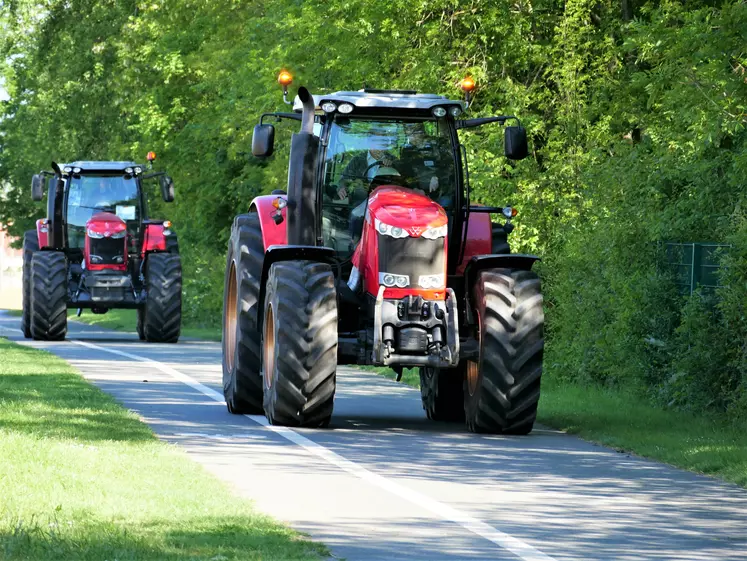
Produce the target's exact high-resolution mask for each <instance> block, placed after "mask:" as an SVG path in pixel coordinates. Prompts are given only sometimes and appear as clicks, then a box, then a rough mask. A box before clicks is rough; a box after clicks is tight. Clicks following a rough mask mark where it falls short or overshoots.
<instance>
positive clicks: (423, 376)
mask: <svg viewBox="0 0 747 561" xmlns="http://www.w3.org/2000/svg"><path fill="white" fill-rule="evenodd" d="M420 398H421V400H422V402H423V409H425V414H426V416H427V417H428V418H429V419H430V420H432V421H447V422H456V421H463V420H464V368H463V367H461V365H460V367H458V368H450V369H439V368H430V367H421V368H420Z"/></svg>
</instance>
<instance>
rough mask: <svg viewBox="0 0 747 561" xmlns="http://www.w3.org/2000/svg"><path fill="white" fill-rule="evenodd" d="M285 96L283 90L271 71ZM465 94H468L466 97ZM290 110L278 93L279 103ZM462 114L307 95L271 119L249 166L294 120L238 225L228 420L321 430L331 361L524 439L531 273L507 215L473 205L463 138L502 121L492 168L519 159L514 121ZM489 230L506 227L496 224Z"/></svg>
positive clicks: (458, 106)
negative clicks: (404, 382) (282, 174)
mask: <svg viewBox="0 0 747 561" xmlns="http://www.w3.org/2000/svg"><path fill="white" fill-rule="evenodd" d="M279 81H280V83H281V84H282V85H283V86H284V87H285V89H284V93H285V94H287V86H288V84H289V83H290V81H291V77H290V75H288V74H287V73H283V74H281V76H280V79H279ZM473 87H474V82H471V81H470V80H465V81H464V82H463V89H464V90H465V91H466V92H467V102H468V101H469V93H470V92H471V91H472V88H473ZM284 97H285V96H284ZM466 106H467V104H466V103H465V102H463V101H454V100H449V99H447V98H445V97H443V96H439V95H432V94H417V93H416V92H413V91H389V90H365V89H364V90H361V91H356V92H348V91H341V92H336V93H331V94H325V95H320V96H312V95H311V94H310V93H309V92H308V91H307V90H306V89H305V88H300V89H299V91H298V96H297V97H296V99H295V103H294V109H295V112H292V113H269V114H265V115H263V116H262V118H261V119H260V123H259V124H258V125H257V126H256V127H255V129H254V136H253V139H252V153H253V154H254V155H255V156H257V157H267V156H270V155H271V154H272V152H273V145H274V136H275V129H274V127H273V125H272V124H268V123H265V120H266V119H274V120H280V119H295V120H297V121H300V123H301V130H300V132H299V133H297V134H294V135H293V137H292V140H291V149H290V164H289V166H290V169H289V172H288V187H287V194H286V191H284V190H276V191H273V192H272V194H270V195H265V196H260V197H257V198H255V199H254V200H253V201H252V202H251V205H250V207H249V212H247V213H246V214H241V215H239V216H237V217H236V218H235V219H234V222H233V226H232V230H231V239H230V242H229V248H228V257H227V264H226V278H225V291H224V321H223V386H224V395H225V398H226V404H227V407H228V410H229V411H230V412H232V413H259V412H261V411H264V413H265V415H266V416H267V418H268V419H269V421H270V422H271V423H273V424H280V425H289V426H308V427H323V426H326V425H327V424H328V423H329V421H330V418H331V415H332V409H333V399H334V394H335V387H336V368H337V365H338V364H364V365H376V366H389V367H391V368H393V369H394V370H395V371H396V372H397V373H398V374H399V375H400V376H401V373H402V369H403V368H405V367H418V368H419V371H420V382H421V384H420V385H421V396H422V402H423V407H424V409H425V410H426V413H427V415H428V417H429V418H431V419H434V420H448V421H456V420H466V424H467V426H468V428H469V429H470V430H472V431H475V432H492V433H509V434H526V433H528V432H530V431H531V430H532V427H533V424H534V421H535V417H536V411H537V404H538V401H539V396H540V377H541V373H542V354H543V343H544V338H543V324H544V315H543V307H542V294H541V292H540V281H539V278H538V277H537V275H536V274H535V273H534V272H532V270H531V269H532V266H533V264H534V263H535V262H536V261H537V260H538V258H537V257H535V256H531V255H515V254H511V253H510V252H509V246H508V241H507V236H508V234H509V233H510V232H511V231H512V230H513V225H512V224H511V218H512V217H513V216H515V214H516V212H515V210H514V209H512V208H510V207H505V208H493V207H486V206H480V205H475V204H472V203H471V201H470V187H469V174H468V172H467V161H466V157H465V150H464V147H463V146H462V145H461V144H460V142H459V137H458V131H459V130H460V129H467V128H472V127H478V126H482V125H485V124H488V123H500V124H505V123H506V122H507V121H517V125H515V126H507V127H506V128H505V155H506V156H507V157H508V158H510V159H513V160H520V159H522V158H525V157H526V156H527V139H526V131H525V129H523V128H522V127H521V126H520V124H518V120H517V119H516V118H515V117H506V116H501V117H487V118H476V119H464V118H463V113H464V111H465V109H466ZM491 215H497V216H498V217H500V218H501V223H493V222H491V218H490V217H491Z"/></svg>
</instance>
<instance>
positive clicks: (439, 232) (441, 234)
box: [421, 224, 449, 240]
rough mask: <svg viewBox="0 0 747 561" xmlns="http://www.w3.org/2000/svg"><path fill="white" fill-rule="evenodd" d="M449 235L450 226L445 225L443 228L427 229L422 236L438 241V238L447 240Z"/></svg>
mask: <svg viewBox="0 0 747 561" xmlns="http://www.w3.org/2000/svg"><path fill="white" fill-rule="evenodd" d="M448 233H449V225H448V224H444V225H443V226H436V227H435V228H427V229H426V230H425V231H424V232H423V233H422V234H421V236H422V237H424V238H426V239H429V240H436V239H438V238H445V237H446V235H447V234H448Z"/></svg>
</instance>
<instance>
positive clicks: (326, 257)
mask: <svg viewBox="0 0 747 561" xmlns="http://www.w3.org/2000/svg"><path fill="white" fill-rule="evenodd" d="M335 256H336V253H335V250H334V249H332V248H331V247H322V246H314V245H271V246H270V247H268V248H267V249H266V250H265V256H264V259H263V261H262V276H261V277H260V281H259V297H258V298H257V309H258V310H264V309H265V307H264V306H265V287H266V286H267V278H268V277H269V276H270V268H271V267H272V265H273V263H277V262H279V261H296V260H304V261H320V262H322V263H330V264H332V263H334V262H335ZM263 322H264V316H263V314H261V313H258V314H257V329H258V330H259V332H260V333H262V323H263Z"/></svg>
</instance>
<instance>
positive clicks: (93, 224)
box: [86, 212, 127, 237]
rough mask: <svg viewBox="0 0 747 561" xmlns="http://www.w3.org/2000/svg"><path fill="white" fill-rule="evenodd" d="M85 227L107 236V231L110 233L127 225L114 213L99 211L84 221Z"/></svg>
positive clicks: (119, 230)
mask: <svg viewBox="0 0 747 561" xmlns="http://www.w3.org/2000/svg"><path fill="white" fill-rule="evenodd" d="M86 228H87V229H90V230H93V231H94V232H99V233H101V234H104V236H105V237H108V236H107V235H106V233H107V232H109V234H110V235H111V234H116V233H118V232H122V231H123V230H126V229H127V225H126V224H125V221H124V220H122V219H121V218H120V217H119V216H117V215H116V214H112V213H111V212H99V213H98V214H94V215H93V216H92V217H91V218H89V219H88V222H86Z"/></svg>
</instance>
